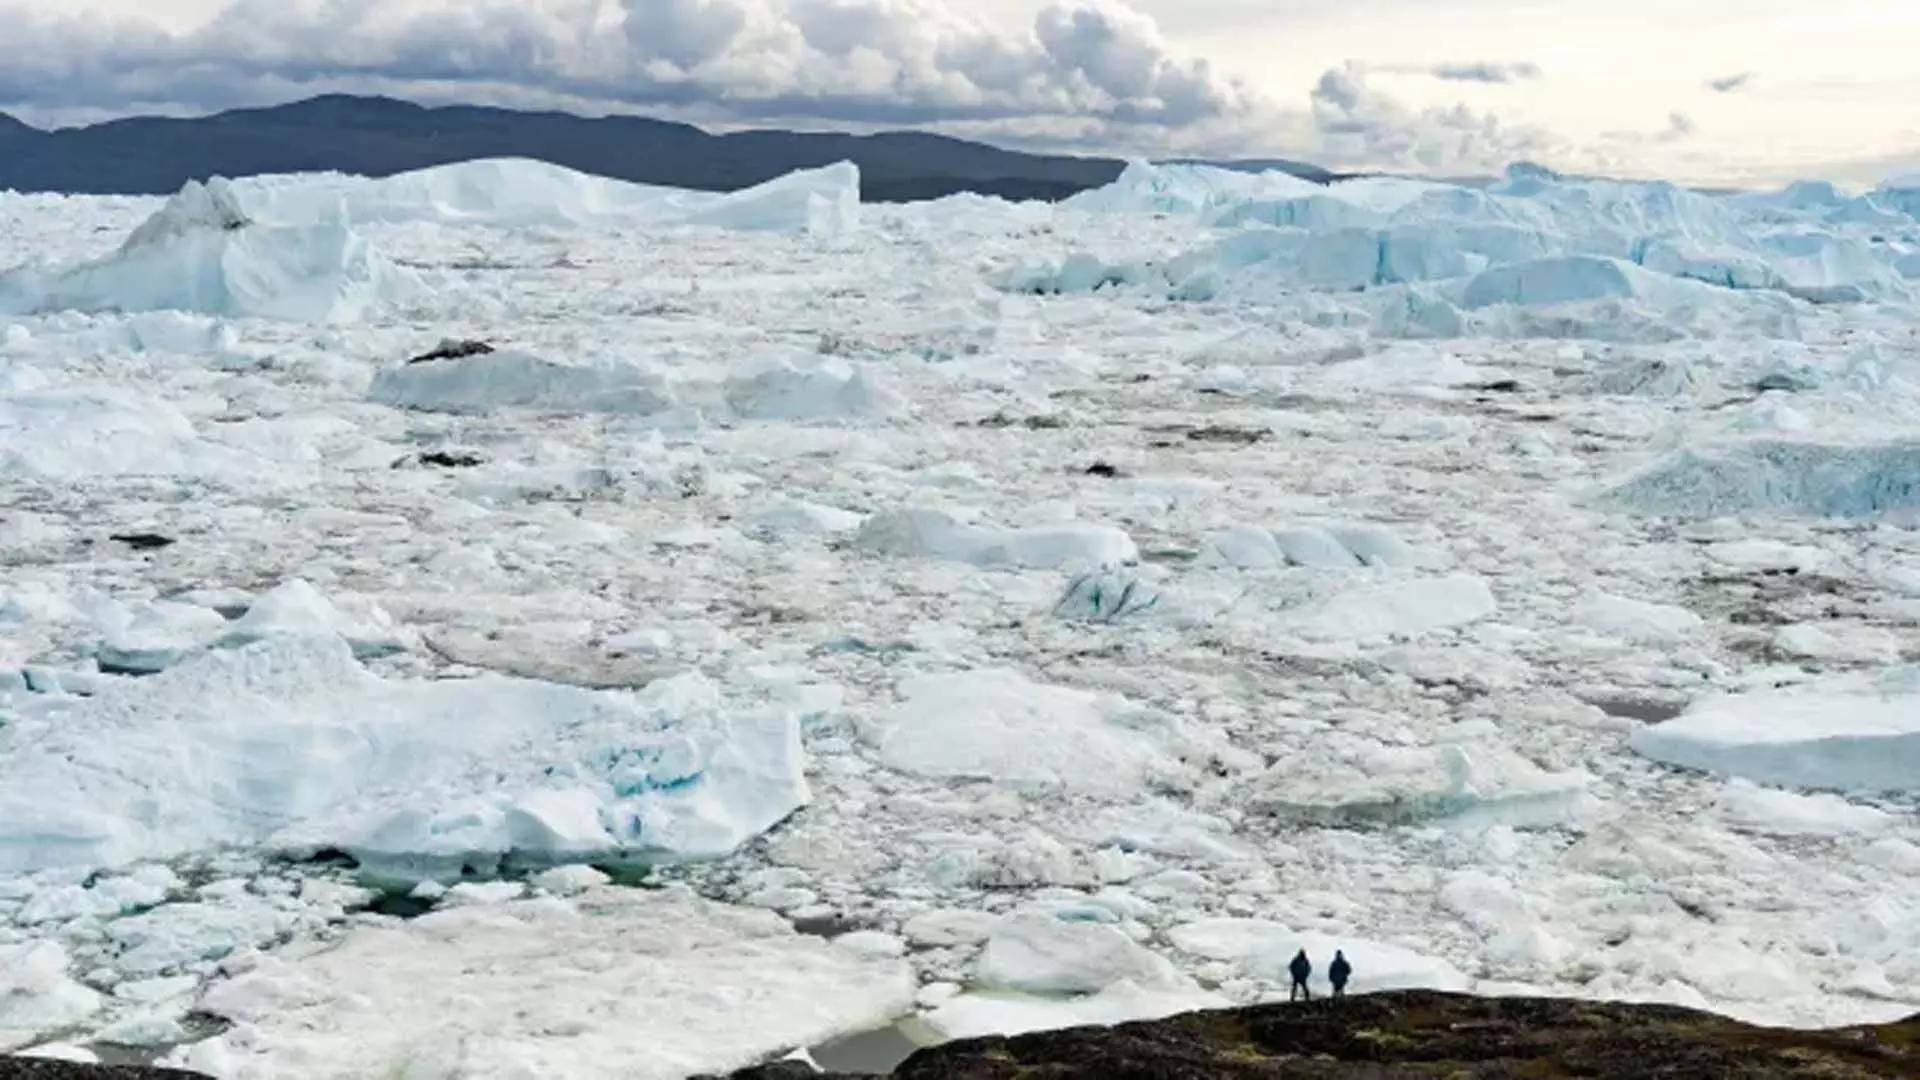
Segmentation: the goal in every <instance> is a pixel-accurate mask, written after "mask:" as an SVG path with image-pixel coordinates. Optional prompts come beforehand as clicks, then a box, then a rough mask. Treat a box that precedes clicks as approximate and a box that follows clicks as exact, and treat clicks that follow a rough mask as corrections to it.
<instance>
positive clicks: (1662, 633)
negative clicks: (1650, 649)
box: [1570, 592, 1703, 643]
mask: <svg viewBox="0 0 1920 1080" xmlns="http://www.w3.org/2000/svg"><path fill="white" fill-rule="evenodd" d="M1570 614H1571V616H1572V618H1573V620H1574V621H1575V622H1579V623H1584V624H1585V625H1587V626H1590V627H1592V628H1593V629H1595V630H1598V631H1600V632H1601V633H1604V634H1609V635H1612V636H1614V637H1617V638H1623V639H1625V640H1628V641H1644V642H1656V643H1657V642H1674V641H1680V640H1682V639H1684V638H1685V637H1687V636H1688V635H1689V634H1692V633H1693V632H1695V631H1697V630H1699V629H1700V627H1701V626H1702V625H1703V621H1702V620H1701V618H1700V616H1698V615H1695V614H1694V613H1693V612H1691V611H1688V610H1687V609H1686V608H1680V607H1674V606H1672V605H1671V604H1652V603H1648V602H1647V601H1645V600H1630V599H1628V598H1626V597H1624V596H1613V595H1610V594H1608V593H1602V592H1595V593H1590V594H1588V595H1587V597H1586V598H1585V599H1583V600H1581V601H1580V603H1578V604H1576V605H1574V608H1573V610H1572V612H1570Z"/></svg>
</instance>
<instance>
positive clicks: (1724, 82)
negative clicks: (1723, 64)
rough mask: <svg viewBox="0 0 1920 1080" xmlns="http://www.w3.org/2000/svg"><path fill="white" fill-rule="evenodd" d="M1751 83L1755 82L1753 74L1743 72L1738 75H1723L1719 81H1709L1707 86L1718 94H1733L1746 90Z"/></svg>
mask: <svg viewBox="0 0 1920 1080" xmlns="http://www.w3.org/2000/svg"><path fill="white" fill-rule="evenodd" d="M1751 82H1753V72H1751V71H1743V72H1741V73H1739V74H1738V75H1722V76H1721V77H1720V78H1717V79H1708V80H1707V84H1706V85H1707V89H1709V90H1711V91H1713V92H1714V93H1716V94H1731V93H1734V92H1736V91H1739V90H1745V89H1746V88H1747V85H1748V84H1749V83H1751Z"/></svg>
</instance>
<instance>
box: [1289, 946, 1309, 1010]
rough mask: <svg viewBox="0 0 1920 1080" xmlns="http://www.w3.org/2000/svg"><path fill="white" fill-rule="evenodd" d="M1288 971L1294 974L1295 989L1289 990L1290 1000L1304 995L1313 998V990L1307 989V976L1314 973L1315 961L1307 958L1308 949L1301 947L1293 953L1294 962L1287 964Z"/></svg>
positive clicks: (1295, 999) (1298, 998) (1296, 999)
mask: <svg viewBox="0 0 1920 1080" xmlns="http://www.w3.org/2000/svg"><path fill="white" fill-rule="evenodd" d="M1287 973H1288V974H1290V975H1292V976H1293V989H1291V990H1288V991H1287V1000H1288V1001H1298V1000H1300V999H1301V998H1302V997H1304V998H1306V999H1307V1000H1308V1001H1312V1000H1313V991H1312V990H1309V989H1307V976H1309V975H1311V974H1313V961H1311V960H1309V959H1307V950H1305V949H1301V950H1300V951H1299V952H1297V953H1294V954H1293V963H1291V964H1288V965H1287Z"/></svg>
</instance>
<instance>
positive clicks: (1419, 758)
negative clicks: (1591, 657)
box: [1247, 740, 1591, 826]
mask: <svg viewBox="0 0 1920 1080" xmlns="http://www.w3.org/2000/svg"><path fill="white" fill-rule="evenodd" d="M1590 781H1591V778H1590V777H1589V776H1587V775H1586V774H1585V773H1582V772H1578V771H1568V772H1562V773H1550V772H1547V771H1545V770H1543V769H1541V768H1540V767H1539V766H1537V765H1535V764H1533V763H1532V762H1530V761H1528V760H1527V759H1525V758H1523V757H1521V756H1519V755H1518V754H1515V753H1513V752H1512V751H1510V750H1506V749H1504V748H1500V747H1495V746H1476V745H1468V744H1445V745H1439V746H1424V747H1403V746H1387V745H1384V744H1380V743H1374V742H1370V741H1366V740H1329V741H1327V742H1326V743H1324V744H1322V745H1321V746H1319V747H1318V748H1317V751H1316V753H1315V755H1314V756H1313V757H1311V758H1309V759H1306V760H1303V759H1301V758H1298V757H1294V758H1288V759H1286V760H1283V761H1281V762H1280V763H1279V764H1277V765H1275V766H1274V767H1273V768H1272V769H1271V770H1270V771H1269V772H1267V773H1265V774H1262V775H1260V776H1257V777H1254V778H1252V779H1251V780H1250V781H1249V784H1250V789H1249V791H1248V794H1247V801H1248V804H1249V806H1250V807H1251V808H1253V809H1257V810H1259V811H1261V812H1263V813H1268V814H1273V815H1276V816H1278V817H1282V818H1286V819H1288V820H1292V821H1301V822H1310V823H1314V824H1321V825H1347V826H1352V825H1362V824H1365V825H1391V824H1405V823H1410V822H1419V821H1429V820H1434V819H1442V818H1464V819H1468V820H1472V821H1497V822H1501V823H1504V824H1509V825H1514V824H1536V823H1537V824H1549V823H1553V822H1555V821H1557V820H1558V819H1560V818H1561V817H1562V816H1563V815H1564V814H1565V813H1566V811H1567V809H1568V807H1570V806H1571V805H1572V804H1573V803H1574V802H1575V801H1576V800H1577V799H1578V798H1579V796H1580V795H1581V794H1582V793H1583V792H1584V791H1585V789H1586V787H1587V785H1588V783H1589V782H1590Z"/></svg>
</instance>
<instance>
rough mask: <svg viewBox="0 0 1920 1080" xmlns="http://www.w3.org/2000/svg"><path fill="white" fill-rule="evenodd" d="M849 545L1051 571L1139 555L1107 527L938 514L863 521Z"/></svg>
mask: <svg viewBox="0 0 1920 1080" xmlns="http://www.w3.org/2000/svg"><path fill="white" fill-rule="evenodd" d="M853 542H854V544H855V546H857V547H859V548H861V549H863V550H866V551H871V552H874V553H876V554H881V555H894V556H904V557H913V556H919V557H931V558H937V559H949V560H953V561H955V562H967V563H972V564H974V565H976V566H988V567H996V566H1009V567H1029V568H1039V569H1053V568H1061V567H1072V566H1088V565H1091V566H1111V565H1116V564H1120V563H1128V562H1132V561H1134V560H1135V559H1137V558H1138V557H1139V555H1140V551H1139V548H1137V547H1135V546H1134V543H1133V539H1132V538H1131V537H1129V536H1128V535H1127V534H1126V533H1125V532H1122V531H1121V530H1119V529H1116V528H1114V527H1113V526H1111V525H1098V524H1094V523H1092V522H1084V521H1065V522H1059V523H1057V524H1049V525H1030V526H1027V527H1025V528H1018V529H997V528H989V527H986V526H978V525H967V524H964V523H962V522H961V521H960V520H959V519H957V518H955V517H954V516H953V515H951V514H948V513H946V512H945V511H941V510H895V511H885V512H882V513H878V514H875V515H873V516H872V517H870V518H868V519H867V520H866V522H865V523H864V524H862V525H861V526H860V530H859V532H857V533H856V534H855V535H854V539H853Z"/></svg>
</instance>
